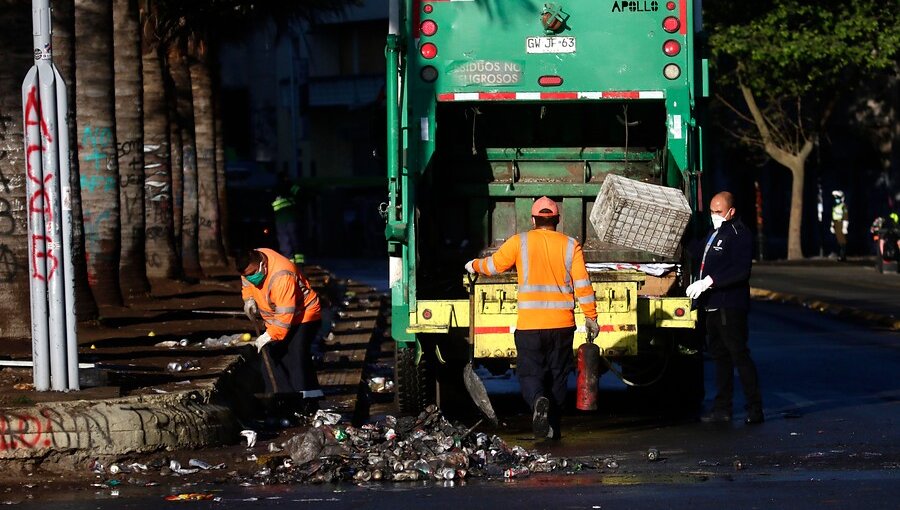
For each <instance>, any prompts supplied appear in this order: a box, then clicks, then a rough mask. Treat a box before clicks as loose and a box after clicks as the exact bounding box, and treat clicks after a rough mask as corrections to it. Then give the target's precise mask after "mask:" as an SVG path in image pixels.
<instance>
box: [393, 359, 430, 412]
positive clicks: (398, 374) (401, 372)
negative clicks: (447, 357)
mask: <svg viewBox="0 0 900 510" xmlns="http://www.w3.org/2000/svg"><path fill="white" fill-rule="evenodd" d="M429 368H430V367H429V366H428V360H427V359H425V358H424V357H423V359H422V360H421V361H420V363H419V364H418V365H416V349H415V348H414V347H412V348H409V347H408V348H399V347H398V348H397V349H396V352H395V365H394V374H395V379H396V386H395V387H396V395H397V407H399V409H400V413H401V414H417V413H420V412H421V411H422V410H424V409H425V408H426V407H427V406H429V405H431V404H433V403H434V396H435V387H434V377H433V376H432V375H431V373H430V372H431V371H430V370H429Z"/></svg>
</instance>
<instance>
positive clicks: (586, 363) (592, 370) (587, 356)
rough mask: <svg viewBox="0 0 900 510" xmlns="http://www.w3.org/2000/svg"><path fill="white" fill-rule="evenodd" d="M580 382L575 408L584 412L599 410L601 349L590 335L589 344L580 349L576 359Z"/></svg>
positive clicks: (581, 346)
mask: <svg viewBox="0 0 900 510" xmlns="http://www.w3.org/2000/svg"><path fill="white" fill-rule="evenodd" d="M576 358H577V359H576V363H577V370H578V381H577V385H576V392H575V406H576V407H577V408H578V409H580V410H582V411H596V410H597V379H598V378H599V377H600V348H599V347H597V345H595V344H594V339H593V338H592V337H591V335H590V334H588V337H587V342H585V343H583V344H581V345H580V346H579V347H578V355H577V357H576Z"/></svg>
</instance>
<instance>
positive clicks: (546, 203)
mask: <svg viewBox="0 0 900 510" xmlns="http://www.w3.org/2000/svg"><path fill="white" fill-rule="evenodd" d="M544 209H548V210H549V211H550V212H541V210H544ZM531 215H532V216H540V217H543V218H550V217H553V216H559V207H557V206H556V202H554V201H553V200H552V199H550V198H547V197H541V198H539V199H537V200H535V201H534V204H533V205H532V206H531Z"/></svg>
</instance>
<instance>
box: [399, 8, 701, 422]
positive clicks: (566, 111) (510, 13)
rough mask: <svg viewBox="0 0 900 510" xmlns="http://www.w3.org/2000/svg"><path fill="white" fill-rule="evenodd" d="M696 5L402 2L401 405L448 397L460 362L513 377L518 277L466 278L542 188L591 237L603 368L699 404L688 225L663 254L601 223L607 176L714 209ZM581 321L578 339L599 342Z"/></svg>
mask: <svg viewBox="0 0 900 510" xmlns="http://www.w3.org/2000/svg"><path fill="white" fill-rule="evenodd" d="M698 5H699V2H695V1H693V0H670V1H618V0H602V1H598V0H564V1H561V2H535V1H531V0H502V1H500V0H431V1H429V0H392V1H391V3H390V29H389V34H388V37H387V46H386V60H387V81H386V87H385V91H386V97H387V134H388V136H387V138H388V139H387V167H388V168H387V171H388V200H387V202H386V203H385V206H384V208H383V209H384V210H383V214H384V216H385V220H386V229H385V235H386V239H387V243H388V255H389V258H390V261H389V268H390V269H389V272H390V277H389V284H390V289H391V302H392V304H391V328H392V336H393V338H394V340H395V342H396V363H397V364H396V391H397V398H398V401H399V405H400V408H401V410H402V411H405V412H415V411H417V410H419V409H422V408H423V407H424V406H426V405H428V404H430V403H435V402H437V403H439V404H441V405H442V406H444V405H449V404H448V403H449V402H451V399H452V398H453V397H452V395H453V394H454V393H460V391H459V390H460V388H462V378H461V375H460V374H461V373H462V369H461V368H462V367H463V366H464V365H465V364H466V363H469V362H472V361H474V362H475V363H476V364H479V365H482V366H484V367H486V368H488V369H490V370H491V371H495V372H496V371H501V372H502V371H505V370H508V369H509V368H514V365H515V357H516V349H515V343H514V341H513V332H514V330H515V323H516V305H517V303H516V280H515V274H501V275H497V276H494V277H481V278H479V279H478V280H477V281H475V282H474V283H473V284H472V285H469V284H468V282H466V278H465V274H466V273H465V271H464V268H463V266H464V264H465V262H466V261H467V260H469V259H472V258H474V257H482V256H486V255H488V254H490V253H492V251H493V250H496V249H497V248H498V247H499V246H500V244H501V243H502V242H503V241H504V240H505V239H507V238H508V237H510V236H511V235H513V234H515V233H517V232H523V231H526V230H528V229H530V228H531V223H530V219H531V218H530V209H531V204H532V202H533V201H534V200H535V199H536V198H538V197H541V196H544V195H546V196H549V197H551V198H553V199H554V200H555V201H557V203H559V204H560V210H561V223H560V225H559V229H560V230H561V231H562V232H564V233H565V234H567V235H569V236H571V237H574V238H576V239H578V240H579V242H581V243H582V245H583V247H584V253H585V258H586V261H587V262H588V263H589V269H590V274H591V280H592V284H593V288H594V291H595V295H596V300H597V307H598V312H599V319H598V322H599V324H600V326H601V333H600V336H599V337H598V338H597V339H596V341H595V342H596V343H597V344H598V346H599V347H600V349H601V352H602V356H603V359H604V360H605V364H604V366H605V367H607V369H608V370H609V371H610V372H611V373H612V374H614V375H616V376H618V377H620V378H622V379H623V380H624V381H625V382H626V384H628V386H629V388H633V391H634V392H635V395H641V396H646V397H647V398H648V400H647V402H648V404H649V405H661V404H663V405H665V404H673V403H677V405H678V406H679V407H682V408H683V407H684V406H694V405H697V404H698V403H699V402H700V400H702V395H703V380H702V363H701V360H700V355H699V353H698V350H699V346H698V343H699V341H698V339H697V334H696V331H695V325H696V315H695V313H693V312H692V311H691V306H690V300H689V299H687V298H686V297H685V296H684V288H685V286H686V285H687V283H689V282H688V281H687V279H688V277H689V274H690V272H689V267H688V262H687V258H686V257H685V255H684V251H683V249H682V247H681V244H680V243H681V237H680V235H679V236H677V238H676V239H675V241H674V242H675V243H676V246H674V247H671V249H663V250H658V249H657V250H655V252H654V250H648V249H642V248H641V247H635V246H636V245H629V243H622V242H621V241H617V242H609V239H606V238H601V237H600V236H599V235H598V233H597V229H596V228H595V227H594V223H596V221H594V222H592V213H594V214H596V212H594V208H595V201H596V200H597V196H598V193H599V192H600V190H601V187H602V186H603V183H604V181H606V180H607V178H608V176H611V175H614V176H618V177H623V178H626V180H627V181H628V182H637V183H646V184H653V185H655V186H663V187H666V188H667V189H670V190H671V189H675V190H679V193H678V195H679V196H682V197H683V198H684V199H685V203H686V204H689V210H688V214H689V216H690V212H691V210H693V211H697V210H698V207H700V208H702V202H703V200H704V198H703V196H702V169H703V159H702V146H703V141H702V140H703V132H702V128H701V123H700V118H699V117H700V115H699V113H698V112H700V111H701V110H700V108H699V104H701V103H702V98H703V97H705V96H707V88H708V85H707V74H708V73H707V66H706V61H705V60H704V59H702V58H700V53H699V51H698V50H697V45H698V40H699V35H698V34H697V32H698V31H699V30H700V24H701V23H702V21H701V20H700V17H699V15H700V13H699V7H698ZM681 193H683V195H681ZM651 195H652V193H651ZM641 198H643V199H647V200H648V201H651V202H652V198H653V197H652V196H640V197H638V199H639V200H638V202H640V199H641ZM648 203H649V202H648ZM648 207H649V206H648ZM641 211H643V212H641ZM648 211H650V212H652V211H651V209H650V208H648V209H646V210H643V209H641V207H640V203H638V213H632V215H633V216H634V217H632V218H624V221H626V223H627V222H628V221H630V222H631V223H632V224H633V225H638V226H639V227H640V225H639V223H640V222H641V221H644V222H647V221H649V222H650V223H651V224H659V223H664V222H665V221H667V220H666V218H664V217H662V216H664V215H659V214H657V213H652V214H649V215H647V214H644V213H647V212H648ZM638 216H649V217H648V218H640V217H638ZM694 220H697V221H699V217H698V215H695V216H694ZM641 228H643V227H641ZM672 228H682V229H683V228H684V225H681V226H676V227H672ZM687 230H690V227H688V228H687ZM645 232H646V234H645V237H647V238H648V239H644V241H653V239H649V238H651V237H654V234H652V232H650V231H649V230H647V231H645ZM573 308H577V307H575V306H574V304H573ZM575 313H576V323H577V324H578V325H579V329H578V330H577V331H576V334H575V341H574V344H573V349H576V348H577V347H578V346H579V345H580V344H581V343H582V342H584V341H585V340H586V337H585V333H584V331H583V324H584V320H583V317H580V316H578V315H579V314H580V311H579V310H577V309H576V311H575ZM651 397H652V398H651Z"/></svg>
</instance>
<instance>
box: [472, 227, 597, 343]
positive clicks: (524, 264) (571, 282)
mask: <svg viewBox="0 0 900 510" xmlns="http://www.w3.org/2000/svg"><path fill="white" fill-rule="evenodd" d="M473 265H474V267H475V271H477V272H478V273H481V274H484V275H495V274H498V273H502V272H504V271H506V270H508V269H510V268H511V267H512V266H513V265H515V266H516V273H517V274H518V282H519V287H518V309H519V314H518V320H517V321H516V328H517V329H553V328H566V327H572V326H575V313H574V309H575V302H576V301H577V303H578V305H579V306H581V310H582V311H583V312H584V315H585V317H588V318H591V319H596V318H597V305H596V303H595V301H594V290H593V288H592V287H591V279H590V276H589V275H588V272H587V268H586V267H585V265H584V252H583V251H582V249H581V244H580V243H579V242H578V241H576V240H575V239H573V238H571V237H569V236H567V235H565V234H563V233H561V232H557V231H555V230H547V229H534V230H531V231H529V232H525V233H523V234H516V235H514V236H512V237H510V238H509V239H507V240H506V242H505V243H503V245H502V246H500V249H499V250H497V252H496V253H494V254H493V255H492V256H490V257H486V258H483V259H477V260H475V263H474V264H473Z"/></svg>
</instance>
